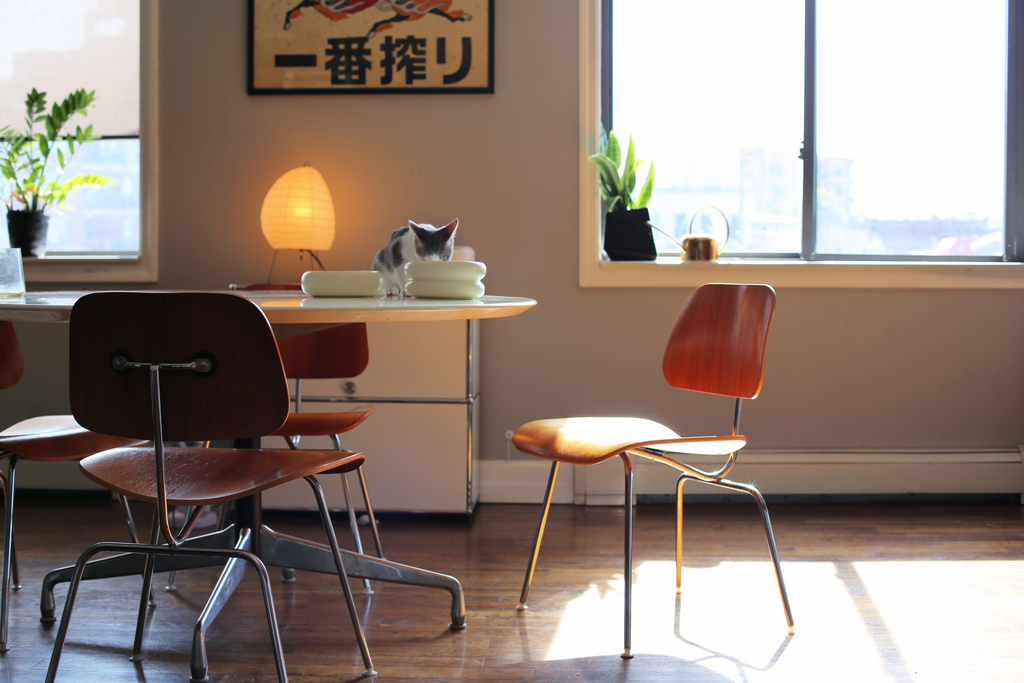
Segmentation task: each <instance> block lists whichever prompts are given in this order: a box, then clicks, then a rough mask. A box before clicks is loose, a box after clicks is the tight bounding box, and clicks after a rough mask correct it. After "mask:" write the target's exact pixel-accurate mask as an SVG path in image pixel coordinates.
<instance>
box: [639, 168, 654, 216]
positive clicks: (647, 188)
mask: <svg viewBox="0 0 1024 683" xmlns="http://www.w3.org/2000/svg"><path fill="white" fill-rule="evenodd" d="M653 193H654V162H653V161H652V162H651V167H650V169H648V171H647V179H646V180H644V186H643V187H642V188H640V195H639V196H638V197H637V198H636V208H638V209H642V208H644V207H645V206H647V203H648V202H649V201H651V194H653Z"/></svg>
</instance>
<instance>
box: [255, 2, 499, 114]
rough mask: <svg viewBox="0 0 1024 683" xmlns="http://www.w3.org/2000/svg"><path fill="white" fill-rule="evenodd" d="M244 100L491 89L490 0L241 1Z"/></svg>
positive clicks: (492, 9)
mask: <svg viewBox="0 0 1024 683" xmlns="http://www.w3.org/2000/svg"><path fill="white" fill-rule="evenodd" d="M248 79H249V81H248V91H249V94H250V95H271V94H273V95H280V94H315V93H343V94H353V93H493V92H494V0H249V73H248Z"/></svg>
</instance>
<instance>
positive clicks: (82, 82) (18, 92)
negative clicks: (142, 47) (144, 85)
mask: <svg viewBox="0 0 1024 683" xmlns="http://www.w3.org/2000/svg"><path fill="white" fill-rule="evenodd" d="M32 88H35V89H36V90H40V91H44V92H46V94H47V96H46V101H47V108H48V109H49V107H50V106H51V105H52V104H53V102H54V101H61V100H63V99H64V98H65V97H66V96H67V95H68V93H70V92H71V91H73V90H77V89H79V88H85V89H86V90H95V91H96V101H95V103H94V106H93V107H92V108H90V110H89V114H88V116H87V117H85V118H82V117H76V118H75V119H72V124H77V125H82V126H83V127H84V125H86V124H92V125H93V132H94V133H96V134H98V135H105V136H111V135H116V136H125V135H127V136H137V135H138V134H139V0H63V1H62V2H45V1H41V0H30V1H26V0H0V127H3V126H4V125H12V126H14V127H15V128H16V129H18V130H22V129H23V127H24V123H23V121H24V118H25V94H26V93H28V92H29V91H30V90H31V89H32Z"/></svg>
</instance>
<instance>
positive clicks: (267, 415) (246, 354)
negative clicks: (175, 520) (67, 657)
mask: <svg viewBox="0 0 1024 683" xmlns="http://www.w3.org/2000/svg"><path fill="white" fill-rule="evenodd" d="M70 348H71V368H70V371H71V381H70V392H71V408H72V412H73V413H74V415H75V419H77V420H78V421H79V422H80V423H81V424H83V425H84V426H86V427H88V428H91V429H93V430H94V431H99V432H102V433H111V434H118V435H121V436H123V437H125V438H135V439H139V438H145V437H150V438H151V439H152V441H153V446H151V447H148V448H141V447H136V448H120V449H116V450H110V451H105V452H103V453H99V454H96V455H92V456H90V457H88V458H86V459H85V460H83V461H82V462H81V465H80V467H81V469H82V471H83V472H84V473H85V475H86V476H87V477H89V478H90V479H92V480H93V481H95V482H96V483H98V484H100V485H102V486H104V487H106V488H108V489H110V490H112V491H115V492H117V493H119V494H123V495H125V496H128V497H129V498H132V499H135V500H142V501H146V502H150V503H156V513H155V518H156V519H155V520H154V524H153V531H152V535H151V537H150V542H149V543H148V544H141V543H139V544H132V543H113V542H104V543H97V544H96V545H93V546H92V547H91V548H89V549H88V550H86V551H85V553H84V554H83V555H82V556H81V557H80V558H79V560H78V562H77V564H76V565H75V569H74V575H73V577H72V580H71V583H70V585H69V587H68V594H67V599H66V602H65V604H64V612H63V617H62V619H61V624H60V629H59V630H58V633H57V637H56V640H55V642H54V648H53V656H52V657H51V660H50V667H49V670H48V671H47V675H46V681H47V682H48V683H52V681H53V679H54V677H55V676H56V672H57V666H58V663H59V661H60V654H61V650H62V648H63V645H64V640H65V637H66V635H67V629H68V626H69V624H70V620H71V611H72V607H73V605H74V600H75V595H76V593H77V590H78V586H79V583H80V582H81V580H82V575H83V572H84V571H85V566H86V563H87V561H88V560H89V559H90V558H91V557H92V556H94V555H95V554H96V553H98V552H103V551H108V550H116V551H121V552H126V553H135V554H142V555H145V569H144V572H143V589H142V598H141V600H140V604H139V619H138V625H137V627H136V634H135V644H134V647H133V659H134V658H138V656H139V654H140V652H141V646H142V635H143V623H144V618H145V615H146V603H147V596H148V594H149V590H150V586H151V584H152V576H153V566H154V560H155V557H156V556H157V555H165V556H170V555H174V556H179V557H180V556H199V557H205V558H209V557H211V556H212V557H224V558H230V559H234V560H236V561H243V562H246V563H248V564H249V565H251V566H252V567H253V568H254V569H255V570H256V573H257V576H258V578H259V580H260V585H261V588H262V591H263V601H264V608H265V610H266V615H267V622H268V626H269V629H270V635H271V641H272V643H273V654H274V663H275V665H276V668H277V675H278V679H279V681H281V683H285V681H287V674H286V672H285V665H284V656H283V654H282V651H281V640H280V634H279V631H278V626H277V619H276V616H275V612H274V603H273V598H272V596H271V592H270V579H269V576H268V574H267V569H266V567H265V566H264V564H263V562H262V561H261V560H260V559H259V557H257V556H256V555H255V554H254V553H252V552H250V551H249V550H248V548H249V547H250V539H251V537H252V534H253V533H254V532H255V533H257V534H258V533H259V529H241V530H239V534H238V541H237V543H236V545H235V547H234V548H233V549H232V548H206V547H197V545H188V544H187V540H188V539H187V537H188V535H189V533H190V532H191V530H192V528H193V526H194V525H195V522H196V520H198V518H199V515H200V514H201V513H202V510H203V508H204V507H205V506H206V505H211V504H217V503H225V502H229V501H235V500H239V499H241V498H244V497H249V496H253V495H255V494H257V493H259V492H261V491H264V490H266V489H268V488H270V487H272V486H277V485H279V484H283V483H286V482H288V481H294V480H296V479H299V478H305V479H306V481H307V482H308V483H309V484H310V486H311V487H312V489H313V493H314V496H315V498H316V501H317V506H318V508H319V510H320V515H321V519H322V522H323V525H324V530H325V532H326V534H327V538H328V541H329V544H330V549H331V551H332V554H333V556H334V560H335V565H336V567H337V572H338V578H339V580H340V581H341V586H342V590H343V592H344V596H345V602H346V605H347V607H348V612H349V617H350V619H351V621H352V627H353V629H354V631H355V635H356V639H357V642H358V645H359V648H360V651H361V653H362V657H363V662H364V664H365V667H366V672H365V673H366V674H367V675H372V674H374V673H375V672H374V671H373V664H372V661H371V659H370V653H369V650H368V648H367V646H366V640H365V638H364V637H363V632H362V628H361V627H360V624H359V619H358V616H357V614H356V607H355V602H354V600H353V597H352V591H351V589H350V588H349V585H348V579H347V575H346V573H345V567H344V565H343V563H342V559H341V554H340V551H339V549H338V542H337V538H336V537H335V535H334V528H333V526H332V525H331V521H330V517H329V515H328V511H327V504H326V502H325V501H324V496H323V491H322V489H321V488H320V485H319V483H318V482H317V480H316V477H315V476H314V475H316V474H318V473H321V472H325V471H342V470H345V469H348V470H351V469H355V468H357V467H359V466H360V465H361V464H362V462H363V455H362V454H361V453H350V452H342V453H338V452H321V451H291V450H261V449H258V448H200V447H166V446H164V443H165V442H174V441H178V442H206V441H210V440H224V439H247V438H252V437H253V435H256V438H258V437H259V436H260V435H264V434H269V433H271V432H273V431H274V430H276V429H277V428H278V427H280V426H281V425H282V424H283V423H284V421H285V418H286V417H287V415H288V403H289V398H288V385H287V381H286V379H285V376H284V370H283V368H282V366H281V360H280V356H279V354H278V350H277V344H276V341H275V339H274V334H273V332H272V331H271V328H270V324H269V323H268V322H267V318H266V316H265V315H264V314H263V312H262V311H261V310H260V309H259V307H257V306H256V305H255V304H253V303H251V302H249V301H247V300H246V299H244V298H242V297H238V296H235V295H231V294H218V293H156V292H101V293H95V294H88V295H86V296H84V297H82V298H81V299H79V300H78V302H77V303H76V304H75V307H74V309H73V310H72V313H71V338H70ZM170 505H187V506H194V507H193V509H192V512H191V513H190V514H189V517H188V519H187V520H186V522H185V526H184V528H183V529H182V531H181V532H180V533H175V532H174V530H172V529H171V526H170V521H169V519H168V506H170ZM161 536H162V537H163V542H162V543H161V542H159V541H160V537H161Z"/></svg>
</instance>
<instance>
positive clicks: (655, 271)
mask: <svg viewBox="0 0 1024 683" xmlns="http://www.w3.org/2000/svg"><path fill="white" fill-rule="evenodd" d="M707 282H763V283H766V284H769V285H772V286H773V287H777V288H778V287H801V288H850V289H855V288H884V289H899V288H903V289H1024V263H999V262H978V263H965V262H962V261H960V262H957V263H935V262H932V263H921V262H912V263H911V262H891V261H888V262H878V261H857V262H850V261H788V260H787V261H781V260H779V261H772V260H756V261H754V260H747V259H742V260H741V259H722V260H720V261H713V262H693V261H688V262H685V263H684V262H682V261H680V260H679V259H659V260H658V261H610V262H609V261H605V262H590V263H586V262H581V263H580V286H581V287H697V286H699V285H702V284H704V283H707Z"/></svg>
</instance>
